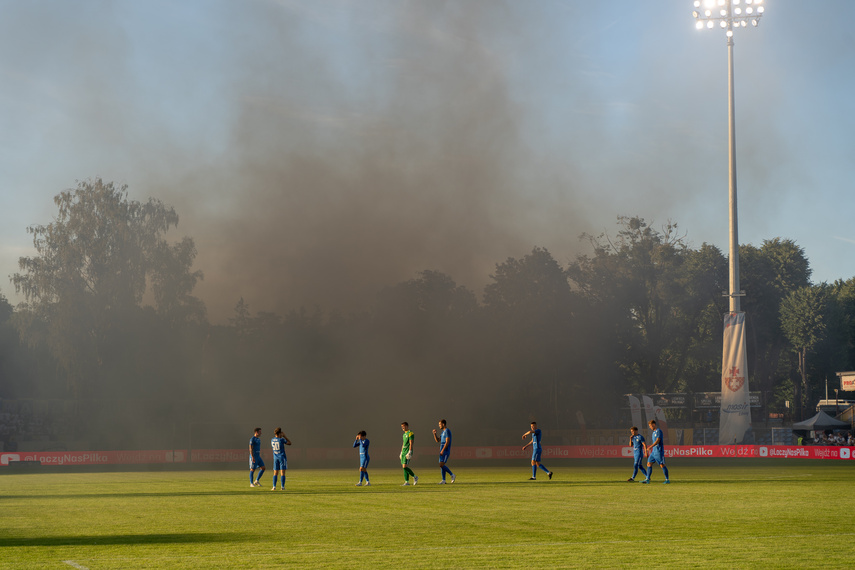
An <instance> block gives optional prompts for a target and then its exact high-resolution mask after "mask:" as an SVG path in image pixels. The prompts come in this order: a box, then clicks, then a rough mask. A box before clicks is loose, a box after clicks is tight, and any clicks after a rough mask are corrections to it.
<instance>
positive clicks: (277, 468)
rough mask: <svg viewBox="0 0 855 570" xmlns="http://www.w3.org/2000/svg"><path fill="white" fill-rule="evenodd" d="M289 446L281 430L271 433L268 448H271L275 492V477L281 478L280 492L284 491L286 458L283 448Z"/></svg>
mask: <svg viewBox="0 0 855 570" xmlns="http://www.w3.org/2000/svg"><path fill="white" fill-rule="evenodd" d="M286 445H291V440H290V439H288V436H286V435H285V434H284V433H282V428H281V427H278V428H276V431H274V432H273V439H271V440H270V446H271V447H272V448H273V488H272V489H270V490H271V491H275V490H276V476H277V475H278V476H280V477H281V478H282V490H283V491H284V490H285V471H287V470H288V457H287V456H286V455H285V446H286Z"/></svg>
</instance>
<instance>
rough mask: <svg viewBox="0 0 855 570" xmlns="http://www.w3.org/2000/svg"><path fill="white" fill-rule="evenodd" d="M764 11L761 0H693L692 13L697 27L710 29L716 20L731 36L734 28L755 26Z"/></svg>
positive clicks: (728, 35)
mask: <svg viewBox="0 0 855 570" xmlns="http://www.w3.org/2000/svg"><path fill="white" fill-rule="evenodd" d="M765 11H766V7H765V6H764V5H763V0H695V10H694V11H693V12H692V15H693V16H694V17H695V20H697V22H695V27H696V28H697V29H699V30H702V29H704V28H708V29H712V28H714V27H715V26H716V22H717V23H718V27H720V28H722V29H723V30H727V37H732V36H733V30H734V29H735V28H746V27H748V26H749V25H751V26H754V27H755V28H756V27H757V25H758V24H759V23H760V18H761V17H762V16H763V13H764V12H765Z"/></svg>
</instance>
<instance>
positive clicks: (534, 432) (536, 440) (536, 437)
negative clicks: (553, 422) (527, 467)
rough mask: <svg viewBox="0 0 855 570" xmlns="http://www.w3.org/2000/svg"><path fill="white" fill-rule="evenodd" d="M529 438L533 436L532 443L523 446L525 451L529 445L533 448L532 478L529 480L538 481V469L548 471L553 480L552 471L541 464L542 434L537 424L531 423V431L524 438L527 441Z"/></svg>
mask: <svg viewBox="0 0 855 570" xmlns="http://www.w3.org/2000/svg"><path fill="white" fill-rule="evenodd" d="M528 436H531V441H530V442H528V443H527V444H525V445H524V446H523V450H525V448H526V447H528V446H529V445H530V446H531V478H530V479H529V481H534V480H535V479H537V468H538V467H540V468H541V469H543V470H544V471H546V474H547V475H548V476H549V478H550V479H552V471H550V470H549V469H547V468H546V467H544V466H543V465H541V463H540V454H541V452H542V451H543V449H542V448H541V446H540V438H541V433H540V430H539V429H538V427H537V422H531V429H530V430H529V431H527V432H525V433H524V434H523V436H522V438H523V439H525V438H527V437H528Z"/></svg>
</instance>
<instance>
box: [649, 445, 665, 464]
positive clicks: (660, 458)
mask: <svg viewBox="0 0 855 570" xmlns="http://www.w3.org/2000/svg"><path fill="white" fill-rule="evenodd" d="M647 463H648V464H649V465H653V464H659V465H665V454H664V453H663V452H662V450H661V449H659V448H658V447H657V448H656V449H654V450H653V451H651V452H650V456H649V457H648V458H647Z"/></svg>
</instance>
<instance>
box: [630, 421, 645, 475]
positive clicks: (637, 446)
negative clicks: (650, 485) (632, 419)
mask: <svg viewBox="0 0 855 570" xmlns="http://www.w3.org/2000/svg"><path fill="white" fill-rule="evenodd" d="M629 433H630V434H632V435H630V436H629V446H630V447H631V448H632V456H633V458H634V459H635V463H634V464H633V466H632V477H630V478H629V479H627V481H629V482H630V483H633V482H635V476H636V475H638V471H639V470H641V472H642V473H643V474H644V477H645V479H646V478H647V470H646V469H644V436H643V435H641V434H640V433H638V428H637V427H635V426H632V427H631V428H629Z"/></svg>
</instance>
